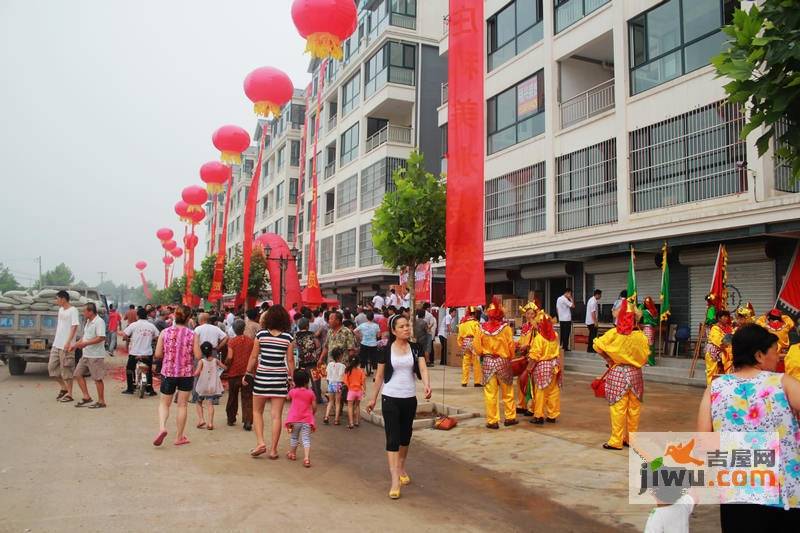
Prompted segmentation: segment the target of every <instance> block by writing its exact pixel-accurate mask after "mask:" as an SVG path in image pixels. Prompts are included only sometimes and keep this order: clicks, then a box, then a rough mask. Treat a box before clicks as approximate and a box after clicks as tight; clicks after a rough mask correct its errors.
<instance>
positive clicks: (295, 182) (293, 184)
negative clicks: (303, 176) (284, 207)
mask: <svg viewBox="0 0 800 533" xmlns="http://www.w3.org/2000/svg"><path fill="white" fill-rule="evenodd" d="M299 184H300V180H299V179H297V178H289V203H290V204H292V205H295V204H296V203H297V189H298V186H299Z"/></svg>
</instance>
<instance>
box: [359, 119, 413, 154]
mask: <svg viewBox="0 0 800 533" xmlns="http://www.w3.org/2000/svg"><path fill="white" fill-rule="evenodd" d="M413 140H414V130H413V129H411V128H407V127H405V126H395V125H393V124H389V125H387V126H384V127H383V129H380V130H378V131H376V132H375V133H373V134H372V135H370V136H369V137H368V138H367V153H369V152H371V151H372V150H374V149H375V148H377V147H378V146H380V145H382V144H386V143H392V144H402V145H406V146H412V143H413Z"/></svg>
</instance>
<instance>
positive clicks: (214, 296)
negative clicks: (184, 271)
mask: <svg viewBox="0 0 800 533" xmlns="http://www.w3.org/2000/svg"><path fill="white" fill-rule="evenodd" d="M231 189H233V175H231V176H230V177H229V178H228V186H227V187H226V192H225V208H224V209H223V215H222V233H221V235H220V238H219V247H218V250H217V258H216V260H215V261H214V277H213V278H212V279H211V289H210V290H209V291H208V297H207V298H206V300H208V301H209V302H212V303H213V302H216V301H217V300H219V299H220V298H222V281H223V280H224V279H225V251H226V250H227V249H228V242H227V240H228V211H229V210H230V207H231ZM186 281H187V283H188V281H189V280H188V278H187V280H186Z"/></svg>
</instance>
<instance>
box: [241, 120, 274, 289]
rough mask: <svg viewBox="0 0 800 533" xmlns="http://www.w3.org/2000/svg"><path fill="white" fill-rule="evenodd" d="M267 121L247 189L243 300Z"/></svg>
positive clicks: (248, 276)
mask: <svg viewBox="0 0 800 533" xmlns="http://www.w3.org/2000/svg"><path fill="white" fill-rule="evenodd" d="M266 128H267V123H266V122H265V123H264V129H263V131H262V132H261V143H260V144H259V145H258V158H257V159H256V167H255V169H253V176H252V177H251V178H250V188H249V189H248V191H247V204H245V206H244V238H243V242H242V288H241V290H240V291H239V295H240V297H241V298H242V301H247V287H248V285H249V284H250V259H251V258H252V256H253V230H254V229H255V225H256V202H257V201H258V180H259V178H260V177H261V160H262V157H263V155H264V145H265V143H266V139H267V135H269V134H268V133H267V129H266Z"/></svg>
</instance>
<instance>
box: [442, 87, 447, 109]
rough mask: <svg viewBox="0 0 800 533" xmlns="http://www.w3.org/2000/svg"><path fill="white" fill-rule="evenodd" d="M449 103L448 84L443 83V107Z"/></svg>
mask: <svg viewBox="0 0 800 533" xmlns="http://www.w3.org/2000/svg"><path fill="white" fill-rule="evenodd" d="M446 103H447V82H444V83H442V105H444V104H446Z"/></svg>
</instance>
